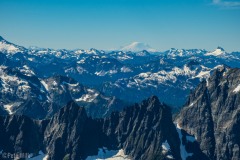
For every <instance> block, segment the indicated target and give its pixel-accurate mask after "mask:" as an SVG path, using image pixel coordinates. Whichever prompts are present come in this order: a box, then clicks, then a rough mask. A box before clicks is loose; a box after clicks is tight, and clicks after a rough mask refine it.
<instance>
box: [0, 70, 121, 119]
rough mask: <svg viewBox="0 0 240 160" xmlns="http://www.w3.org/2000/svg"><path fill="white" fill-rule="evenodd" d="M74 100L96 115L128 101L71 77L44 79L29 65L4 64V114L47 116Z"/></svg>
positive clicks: (0, 80)
mask: <svg viewBox="0 0 240 160" xmlns="http://www.w3.org/2000/svg"><path fill="white" fill-rule="evenodd" d="M72 100H74V101H75V102H76V103H77V104H79V105H81V106H84V107H85V108H86V111H87V113H88V114H89V115H90V116H92V117H105V116H108V115H110V114H111V112H112V111H117V110H122V108H124V106H125V105H126V104H125V103H124V102H123V101H121V100H119V99H117V98H116V97H109V96H104V95H103V94H102V93H101V92H99V91H97V90H95V89H91V88H88V87H85V86H83V85H82V84H80V83H79V82H77V81H75V80H74V79H72V78H69V77H64V76H53V77H49V78H45V79H40V78H38V77H37V76H36V74H35V73H34V72H33V71H32V70H30V69H29V67H28V66H26V65H24V66H23V67H19V68H11V67H6V66H1V67H0V102H1V103H0V110H2V112H4V114H9V115H11V114H23V115H27V116H29V117H32V118H37V119H43V118H46V117H51V116H52V115H53V114H54V113H56V112H57V111H58V110H59V109H60V108H61V106H64V105H66V104H67V103H68V102H69V101H72Z"/></svg>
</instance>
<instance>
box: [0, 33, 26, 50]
mask: <svg viewBox="0 0 240 160" xmlns="http://www.w3.org/2000/svg"><path fill="white" fill-rule="evenodd" d="M24 50H25V48H24V47H21V46H18V45H15V44H13V43H10V42H8V41H6V40H5V39H3V37H1V36H0V52H6V53H10V54H14V53H17V52H23V51H24Z"/></svg>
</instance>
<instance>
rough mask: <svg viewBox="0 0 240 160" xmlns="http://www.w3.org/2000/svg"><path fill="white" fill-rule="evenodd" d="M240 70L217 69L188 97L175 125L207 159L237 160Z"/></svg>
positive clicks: (239, 155)
mask: <svg viewBox="0 0 240 160" xmlns="http://www.w3.org/2000/svg"><path fill="white" fill-rule="evenodd" d="M239 89H240V69H230V68H228V67H224V66H223V67H221V68H218V69H217V70H216V71H215V72H214V73H213V75H212V76H211V77H210V78H209V79H208V80H207V81H204V82H202V83H201V84H200V85H199V86H198V87H197V89H196V90H195V91H194V92H193V93H192V94H191V95H190V97H189V100H188V102H187V104H186V106H185V107H184V108H183V109H182V111H181V112H180V114H179V115H178V117H177V118H176V122H177V123H178V124H179V126H180V127H181V128H182V129H184V130H185V131H186V132H188V133H189V134H191V135H194V136H195V137H196V139H197V142H198V143H199V144H200V148H201V150H202V152H203V153H204V154H205V155H206V156H207V157H208V158H209V159H212V160H214V159H223V160H236V159H240V152H239V147H240V90H239Z"/></svg>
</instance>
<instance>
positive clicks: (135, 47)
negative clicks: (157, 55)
mask: <svg viewBox="0 0 240 160" xmlns="http://www.w3.org/2000/svg"><path fill="white" fill-rule="evenodd" d="M120 50H122V51H131V52H141V51H144V50H145V51H148V52H157V50H156V49H153V48H151V47H150V46H149V45H148V44H145V43H141V42H133V43H131V44H130V45H128V46H125V47H122V48H121V49H120Z"/></svg>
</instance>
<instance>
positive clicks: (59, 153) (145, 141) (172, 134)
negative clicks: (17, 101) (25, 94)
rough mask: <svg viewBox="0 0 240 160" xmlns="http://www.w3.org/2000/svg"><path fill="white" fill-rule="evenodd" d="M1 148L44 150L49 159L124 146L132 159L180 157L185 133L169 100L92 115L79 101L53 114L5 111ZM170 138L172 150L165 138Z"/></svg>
mask: <svg viewBox="0 0 240 160" xmlns="http://www.w3.org/2000/svg"><path fill="white" fill-rule="evenodd" d="M0 122H1V125H2V126H1V141H0V144H1V148H2V150H3V151H4V152H5V151H8V152H12V153H13V152H16V151H18V152H27V153H37V152H38V151H39V150H42V151H44V152H45V153H46V154H47V155H48V158H49V159H63V158H64V157H65V158H66V157H68V158H70V159H85V158H87V156H90V155H96V154H97V153H98V149H99V148H103V147H106V148H107V149H109V150H119V149H123V150H124V151H125V154H127V155H129V156H130V157H131V158H132V159H144V160H152V159H168V158H167V157H174V158H176V159H180V154H179V138H178V134H177V131H176V128H175V126H174V124H173V122H172V118H171V112H170V109H169V108H168V106H166V105H164V104H162V103H160V102H159V100H158V99H157V97H151V98H149V99H148V100H145V101H143V102H142V103H141V104H135V106H132V107H128V108H126V109H125V110H124V111H122V112H114V113H112V115H111V116H110V117H109V118H105V119H92V118H90V117H88V116H87V114H86V112H85V109H84V108H82V107H79V106H78V105H77V104H75V103H74V102H71V103H69V104H68V105H67V106H65V107H63V108H62V109H61V110H60V111H59V112H58V113H57V114H55V115H54V116H53V117H52V118H51V119H49V120H44V121H34V120H31V119H30V118H27V117H25V116H17V115H14V116H5V117H4V116H2V117H1V119H0ZM163 143H167V144H168V146H169V148H168V149H167V150H166V149H164V148H163V146H162V144H163Z"/></svg>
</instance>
